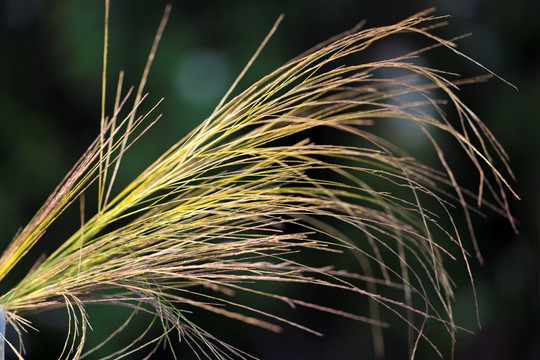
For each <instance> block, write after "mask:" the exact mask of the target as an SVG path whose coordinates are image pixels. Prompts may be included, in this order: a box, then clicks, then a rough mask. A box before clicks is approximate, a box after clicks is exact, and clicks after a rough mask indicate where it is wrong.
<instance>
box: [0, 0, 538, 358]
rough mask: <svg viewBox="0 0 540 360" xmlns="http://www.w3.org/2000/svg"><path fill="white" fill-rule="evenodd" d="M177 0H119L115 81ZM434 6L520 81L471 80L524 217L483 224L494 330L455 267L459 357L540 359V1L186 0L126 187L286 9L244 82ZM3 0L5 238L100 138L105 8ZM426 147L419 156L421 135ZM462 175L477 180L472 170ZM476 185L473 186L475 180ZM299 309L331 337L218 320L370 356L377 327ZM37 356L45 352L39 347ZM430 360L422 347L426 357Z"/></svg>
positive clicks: (438, 61)
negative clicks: (151, 124)
mask: <svg viewBox="0 0 540 360" xmlns="http://www.w3.org/2000/svg"><path fill="white" fill-rule="evenodd" d="M165 4H166V2H165V1H161V0H160V1H149V0H129V1H128V0H122V1H120V0H118V1H113V4H112V8H111V28H110V34H111V39H110V68H109V75H110V76H109V82H110V84H114V83H115V82H116V76H117V75H116V74H118V72H119V71H120V70H121V69H124V70H125V71H126V80H125V84H136V83H137V82H138V78H139V77H140V75H141V72H142V68H143V66H144V62H145V59H146V55H147V53H148V51H149V49H150V45H151V42H152V38H153V35H154V32H155V29H157V25H158V23H159V20H160V17H161V14H162V10H163V8H164V6H165ZM431 6H436V7H437V8H438V13H439V14H449V15H451V19H450V22H451V26H449V27H447V28H445V29H443V30H441V31H442V33H443V35H444V36H446V37H452V36H455V35H460V34H463V33H469V32H472V33H473V35H472V36H471V37H468V38H465V39H463V40H461V41H460V42H459V44H460V50H461V51H463V52H464V53H466V54H468V55H470V56H471V57H473V58H474V59H476V60H478V61H479V62H480V63H482V64H484V65H485V66H487V67H488V68H490V69H492V70H494V71H495V72H496V73H498V74H499V75H501V76H502V77H504V78H505V79H507V80H508V81H510V82H511V83H513V84H514V85H516V86H517V87H518V88H519V92H516V91H514V90H513V89H512V88H511V87H509V86H506V85H505V84H503V83H501V82H499V81H496V80H491V81H489V82H488V83H487V84H477V85H473V86H469V87H464V88H463V89H462V90H461V91H460V96H461V97H462V100H463V101H464V102H465V103H466V104H468V105H469V106H470V107H471V108H472V109H473V111H475V112H476V113H477V114H478V115H479V116H480V118H481V119H483V120H484V121H485V123H486V124H487V125H488V127H489V128H490V129H491V130H492V131H493V133H494V134H495V135H496V136H497V137H498V139H499V140H500V142H501V143H502V144H503V146H504V147H505V148H506V149H507V150H508V152H509V154H510V157H511V159H512V162H511V164H512V166H513V169H514V171H515V173H516V177H517V179H518V181H517V183H516V185H515V189H516V191H517V192H518V194H519V195H520V196H521V197H522V199H523V200H522V201H513V202H514V204H513V209H514V215H515V216H516V217H517V218H518V219H519V221H520V234H519V235H515V234H514V233H513V232H512V231H511V229H510V226H509V224H507V223H504V222H502V221H501V220H500V219H499V218H497V217H496V216H490V218H489V219H488V220H480V221H477V234H478V237H479V242H480V247H481V250H482V252H483V255H484V256H485V265H484V266H480V265H478V264H477V263H475V264H474V269H473V272H474V274H475V281H476V284H477V287H478V293H479V301H480V313H481V319H482V325H483V326H482V329H480V330H477V329H476V324H475V320H474V318H475V316H474V305H473V303H472V292H471V289H470V286H469V285H468V284H467V276H466V274H465V273H463V272H461V273H459V275H461V277H459V276H457V277H455V278H454V280H455V281H456V282H457V283H458V285H459V291H458V293H457V300H456V308H455V314H456V318H457V323H458V324H460V325H463V326H464V327H466V328H469V329H473V330H475V331H476V332H477V335H476V336H471V335H468V334H462V336H460V338H459V339H458V343H457V346H458V348H457V352H456V358H457V359H478V360H480V359H492V360H496V359H510V358H515V359H538V358H540V345H538V344H540V326H539V325H538V324H540V306H539V305H538V304H539V303H540V286H539V284H540V277H539V267H538V264H539V259H540V257H539V239H540V219H538V214H540V211H539V210H540V192H539V190H538V182H539V179H540V160H539V157H538V156H537V155H535V154H537V151H538V150H534V149H535V148H536V144H537V143H538V140H539V138H540V122H539V121H538V111H537V109H536V107H535V106H536V105H537V104H538V100H539V99H540V47H538V44H540V23H539V22H538V18H539V17H540V2H538V1H537V0H528V1H527V0H518V1H514V0H498V1H491V2H487V1H481V0H457V1H451V0H438V1H427V0H414V1H407V2H405V1H389V0H380V1H376V2H368V1H358V0H332V1H330V0H310V1H308V0H301V1H296V2H291V1H285V0H273V1H269V0H264V1H257V2H255V1H219V2H217V1H207V0H206V1H189V2H180V1H178V2H175V3H174V6H173V14H172V17H171V20H170V23H169V25H168V27H167V30H166V33H165V36H164V38H163V40H162V43H161V45H160V49H159V50H158V54H157V58H156V62H155V65H154V67H153V70H152V72H151V75H150V79H149V83H148V86H147V88H148V89H149V91H150V92H151V94H150V96H151V99H152V100H151V102H152V101H156V100H158V99H160V98H161V97H165V102H164V103H163V104H162V106H161V107H160V112H163V113H164V115H165V116H164V119H163V120H160V122H159V123H158V125H157V126H156V127H155V128H154V129H152V131H151V132H150V133H149V134H148V135H147V136H146V137H145V138H144V139H143V140H142V141H141V142H140V143H139V144H138V145H137V147H136V148H135V149H134V151H133V152H132V153H131V154H130V156H128V157H127V158H126V162H125V164H124V165H125V168H124V172H123V174H124V175H125V177H124V179H123V180H122V179H121V180H120V182H121V183H122V182H123V183H125V182H126V181H127V180H128V179H130V178H131V177H132V176H133V174H135V173H137V172H138V171H140V170H141V169H143V168H144V166H145V165H146V164H148V163H149V162H151V161H152V160H153V159H154V158H155V157H156V156H157V155H159V154H161V153H162V152H163V151H164V150H165V149H166V148H168V146H170V145H172V144H173V143H174V142H175V141H177V140H178V139H179V138H181V137H182V136H183V135H184V134H185V133H187V132H188V131H189V130H190V129H192V128H193V127H194V126H195V125H196V124H198V123H199V122H201V121H202V120H203V119H204V118H205V116H206V115H207V114H209V113H210V111H211V110H212V107H213V106H215V105H216V104H217V102H218V101H219V98H220V96H221V95H222V94H223V93H224V91H225V89H226V88H227V87H228V86H229V85H230V84H231V83H232V81H233V79H234V78H235V77H236V75H237V74H238V73H239V72H240V70H241V69H242V67H243V66H244V65H245V63H246V62H247V61H248V60H249V58H250V56H251V55H252V54H253V52H254V51H255V49H256V48H257V46H258V45H259V43H260V42H261V41H262V39H263V38H264V36H265V35H266V33H267V32H268V30H269V29H270V27H271V26H272V24H273V22H274V21H275V19H276V18H277V17H278V16H279V14H281V13H284V14H285V20H284V22H283V23H282V25H281V26H280V28H279V30H278V32H277V34H276V35H275V36H274V37H273V39H272V40H271V41H270V44H269V45H268V46H267V48H265V49H264V51H263V53H262V55H261V56H260V58H259V59H258V60H257V62H256V63H255V65H254V66H253V68H252V69H251V70H250V72H249V73H248V76H247V77H246V78H245V79H244V80H243V82H242V84H243V85H244V86H247V85H248V84H250V83H251V82H253V81H254V80H256V79H258V78H259V77H260V76H262V75H264V74H266V73H268V72H269V71H271V70H273V69H274V68H276V67H277V66H279V65H280V64H283V63H284V62H286V61H287V60H288V59H291V58H293V57H295V56H296V55H298V54H299V53H301V52H303V51H304V50H306V49H308V48H309V47H311V46H313V45H315V44H317V43H318V42H320V41H322V40H325V39H326V38H328V37H330V36H333V35H335V34H337V33H340V32H342V31H345V30H347V29H349V28H351V27H353V26H354V25H356V24H357V23H358V22H359V21H360V20H362V19H367V21H368V25H369V26H375V25H386V24H390V23H392V22H394V21H396V20H400V19H402V18H404V17H406V16H408V15H411V14H413V13H415V12H417V11H419V10H422V9H425V8H427V7H431ZM0 7H1V18H0V21H1V23H0V41H1V44H2V47H1V50H0V79H1V81H0V114H1V115H0V169H1V170H0V171H1V175H0V246H1V247H2V248H4V247H5V246H6V244H7V243H8V242H9V240H10V239H11V238H12V237H13V235H14V234H15V233H16V232H17V229H18V228H19V227H21V226H22V225H24V224H25V223H26V222H27V221H28V220H29V219H30V218H31V216H32V215H33V213H34V212H35V211H36V210H37V209H38V208H39V206H40V205H41V204H42V203H43V201H44V200H45V199H46V197H47V196H48V194H49V193H50V192H51V191H52V190H53V189H54V187H55V185H56V184H57V183H58V182H59V181H60V180H61V178H62V177H63V175H64V174H65V173H66V171H67V170H68V169H69V168H70V167H71V165H72V164H73V163H74V162H75V161H76V160H77V159H78V157H79V156H80V154H82V152H83V151H84V150H85V148H86V146H87V145H88V144H89V143H90V141H91V140H92V139H93V138H94V136H95V135H96V134H97V133H98V127H99V111H100V101H101V100H100V89H101V88H100V86H101V85H100V82H101V58H102V46H103V45H102V36H103V34H102V32H103V29H102V25H103V4H102V1H89V0H78V1H69V0H50V1H44V0H4V1H3V2H1V3H0ZM412 45H413V46H414V45H415V44H412ZM392 46H408V45H407V44H406V43H401V44H393V45H392V44H391V45H390V47H392ZM377 51H392V49H391V48H390V49H377ZM372 53H373V52H372ZM375 53H376V52H375ZM438 54H439V53H437V52H434V53H432V54H430V56H431V58H430V59H429V61H431V62H432V64H433V65H434V66H437V67H439V68H442V69H445V70H450V71H456V72H458V73H460V74H462V75H464V76H475V75H478V74H481V73H483V72H482V71H481V69H479V68H478V67H475V66H474V65H473V64H471V63H469V62H466V61H465V60H462V59H459V58H456V57H452V58H451V59H450V58H448V57H447V53H445V55H444V56H443V57H437V55H438ZM201 66H205V67H208V66H209V68H210V69H211V71H201ZM241 87H242V86H241ZM111 89H112V88H111ZM186 89H188V90H186ZM190 90H191V91H192V92H193V93H190ZM112 92H113V91H110V94H112ZM109 103H111V104H112V101H110V102H109ZM407 141H414V138H408V139H407ZM417 150H418V151H419V153H422V148H421V146H420V147H419V148H418V149H417ZM458 160H459V159H458ZM461 175H462V176H466V175H467V172H466V170H464V171H463V174H461ZM474 176H476V174H475V175H474ZM464 180H465V183H467V179H466V178H464ZM471 181H474V180H471ZM470 186H471V187H474V186H475V184H474V182H471V184H470ZM51 231H53V232H54V234H56V235H57V236H59V237H61V236H62V234H65V233H66V232H67V233H70V229H63V228H55V229H52V230H51ZM42 251H45V250H44V249H42ZM30 265H31V264H27V266H30ZM22 267H23V268H24V266H22ZM22 271H24V269H22ZM10 281H11V282H13V281H16V279H12V278H8V279H7V281H6V282H4V283H3V284H1V285H0V291H2V289H5V286H9V283H10ZM320 296H325V294H321V295H320ZM326 296H331V294H326ZM95 314H96V315H95V317H94V318H93V319H94V321H95V323H96V324H98V323H102V324H107V325H111V326H113V324H109V322H108V319H109V317H110V314H109V313H106V312H101V311H99V312H96V313H95ZM290 316H292V317H293V318H294V319H295V320H296V321H300V322H304V323H307V324H308V325H311V324H314V323H316V324H319V325H318V326H319V328H321V326H322V328H323V329H324V332H325V333H326V334H327V336H326V338H325V339H324V341H320V340H319V339H317V338H315V337H314V336H312V335H310V334H303V333H300V332H298V331H296V330H291V329H288V330H286V332H285V334H282V335H274V334H269V333H267V332H266V331H264V330H259V329H252V328H248V327H247V326H245V325H242V324H241V326H239V327H238V328H236V327H235V325H237V324H236V323H233V322H230V321H223V323H222V324H217V327H218V329H217V331H216V333H217V335H221V334H223V335H224V336H225V337H227V340H230V341H231V342H232V343H233V344H235V345H238V346H239V347H240V348H242V349H245V350H247V351H248V352H253V353H255V354H259V355H261V356H262V357H263V358H266V359H284V358H294V359H329V358H336V352H338V351H339V354H340V355H339V357H338V358H339V359H353V358H354V359H356V358H359V356H358V354H359V353H365V354H370V351H371V350H369V349H370V347H371V340H370V339H369V336H367V331H368V330H369V329H368V328H367V326H364V325H362V324H351V323H350V322H347V321H343V320H339V319H334V318H332V317H328V318H326V317H325V316H323V315H321V314H319V313H317V314H316V315H313V314H312V313H310V312H309V311H305V312H302V313H301V314H300V313H292V314H290ZM314 316H316V317H317V318H314ZM99 317H102V318H103V320H104V321H103V322H100V319H99ZM33 320H34V321H35V322H36V324H37V325H38V326H46V330H44V331H43V332H42V333H41V336H38V337H32V339H33V342H29V343H28V344H27V345H28V347H27V350H28V353H29V355H30V356H29V358H36V357H35V356H36V355H35V354H39V353H40V351H45V352H47V351H48V350H49V348H48V346H49V344H48V340H47V339H48V338H49V337H48V336H49V335H50V336H51V337H52V338H54V337H57V336H62V324H63V323H64V321H65V315H64V313H63V312H62V311H58V312H54V313H47V314H43V315H40V316H38V317H36V318H35V319H33ZM45 324H46V325H45ZM206 324H210V325H211V326H212V328H215V327H216V324H215V321H214V322H212V319H206V320H205V319H202V326H203V327H204V325H206ZM321 324H324V325H321ZM99 326H104V325H99ZM105 326H106V325H105ZM220 326H222V328H219V327H220ZM360 328H362V329H360ZM364 328H365V329H364ZM402 330H403V329H400V328H397V329H390V330H388V331H385V336H387V341H388V342H390V343H392V344H393V345H392V347H390V352H389V354H388V358H390V359H392V358H396V359H399V358H403V350H404V349H405V351H406V346H407V345H406V344H407V339H406V338H404V337H403V335H404V334H406V332H404V331H402ZM95 331H96V332H99V331H100V328H96V329H95ZM432 336H437V335H436V333H434V334H433V335H432ZM38 341H39V343H38ZM43 349H45V350H43ZM427 354H428V355H426V356H431V355H433V354H432V353H431V352H428V353H427ZM40 358H41V359H45V357H44V356H43V355H40ZM165 358H166V357H165ZM366 358H369V356H367V357H366ZM419 358H421V359H422V358H424V357H422V353H420V354H419ZM426 358H428V357H426Z"/></svg>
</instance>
